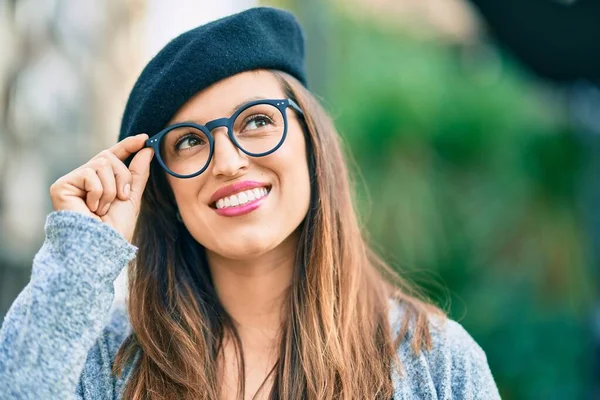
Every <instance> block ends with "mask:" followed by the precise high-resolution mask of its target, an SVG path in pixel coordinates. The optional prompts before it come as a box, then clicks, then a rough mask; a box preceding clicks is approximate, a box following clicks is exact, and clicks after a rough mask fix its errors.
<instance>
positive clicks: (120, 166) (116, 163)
mask: <svg viewBox="0 0 600 400" xmlns="http://www.w3.org/2000/svg"><path fill="white" fill-rule="evenodd" d="M96 157H97V158H105V159H107V160H108V161H109V162H110V165H111V166H112V170H113V174H114V177H115V181H116V187H117V195H118V196H119V198H120V199H121V200H127V199H128V198H129V193H130V192H131V180H132V176H131V172H129V169H128V168H127V167H126V166H125V164H124V163H123V161H121V160H119V158H118V157H117V156H116V155H115V154H114V153H112V152H110V151H108V150H104V151H102V152H100V154H98V155H97V156H96Z"/></svg>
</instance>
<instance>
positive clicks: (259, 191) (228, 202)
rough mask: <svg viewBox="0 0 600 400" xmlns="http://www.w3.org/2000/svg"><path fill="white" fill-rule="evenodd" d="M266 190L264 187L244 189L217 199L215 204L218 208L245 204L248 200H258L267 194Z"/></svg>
mask: <svg viewBox="0 0 600 400" xmlns="http://www.w3.org/2000/svg"><path fill="white" fill-rule="evenodd" d="M268 193H269V192H268V190H267V189H266V188H264V187H262V188H254V189H252V190H246V191H243V192H240V193H237V194H234V195H232V196H228V197H224V198H222V199H219V200H217V203H216V206H217V208H218V209H221V208H227V207H235V206H238V205H242V204H246V203H247V202H249V201H253V200H258V199H260V198H261V197H265V196H266V195H267V194H268Z"/></svg>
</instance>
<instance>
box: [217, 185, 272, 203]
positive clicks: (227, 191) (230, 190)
mask: <svg viewBox="0 0 600 400" xmlns="http://www.w3.org/2000/svg"><path fill="white" fill-rule="evenodd" d="M267 186H269V185H268V184H267V183H264V182H256V181H243V182H236V183H233V184H231V185H227V186H223V187H222V188H220V189H218V190H217V191H216V192H214V193H213V195H212V196H210V200H209V204H214V203H216V202H217V200H219V199H222V198H223V197H227V196H230V195H232V194H235V193H239V192H243V191H244V190H249V189H254V188H259V187H267Z"/></svg>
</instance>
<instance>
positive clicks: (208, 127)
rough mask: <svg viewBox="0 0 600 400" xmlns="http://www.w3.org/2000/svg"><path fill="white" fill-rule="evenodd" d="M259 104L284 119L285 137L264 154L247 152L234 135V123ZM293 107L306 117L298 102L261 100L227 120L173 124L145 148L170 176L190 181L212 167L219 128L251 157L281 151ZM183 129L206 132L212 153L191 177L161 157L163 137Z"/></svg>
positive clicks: (147, 141) (153, 137)
mask: <svg viewBox="0 0 600 400" xmlns="http://www.w3.org/2000/svg"><path fill="white" fill-rule="evenodd" d="M258 104H268V105H272V106H274V107H275V108H277V109H278V110H279V112H280V113H281V115H282V117H283V135H281V140H280V141H279V143H277V145H276V146H275V147H274V148H273V149H271V150H269V151H267V152H264V153H251V152H249V151H246V150H244V149H243V148H242V146H241V145H240V144H239V143H238V141H237V139H236V138H235V135H234V134H233V123H234V121H235V119H236V118H237V117H238V116H239V115H240V114H241V113H242V112H244V111H245V110H246V109H248V108H250V107H253V106H256V105H258ZM288 107H291V108H292V109H294V110H295V111H296V112H297V113H299V114H300V115H302V116H303V115H304V112H303V111H302V109H301V108H300V107H299V106H298V104H296V102H294V101H293V100H292V99H275V100H272V99H260V100H254V101H251V102H248V103H246V104H244V105H243V106H241V107H240V108H238V109H237V110H236V111H235V112H234V113H233V114H232V115H231V116H230V117H229V118H227V117H225V118H217V119H214V120H212V121H209V122H207V123H206V124H204V125H201V124H196V123H194V122H180V123H177V124H173V125H170V126H167V127H166V128H164V129H163V130H161V131H160V132H158V133H157V134H156V135H154V136H152V137H151V138H149V139H148V140H146V144H145V146H144V147H152V148H153V149H154V154H155V156H156V158H157V160H158V163H159V164H160V166H161V167H162V168H163V169H164V170H165V171H166V172H167V173H169V174H170V175H172V176H174V177H176V178H181V179H188V178H193V177H195V176H198V175H200V174H201V173H203V172H204V171H205V170H206V168H208V166H209V165H210V163H211V161H212V157H213V154H214V148H215V139H214V137H213V135H212V131H213V130H214V129H215V128H219V127H222V126H224V127H227V136H229V140H231V142H232V143H233V144H234V145H235V147H237V148H238V149H240V150H241V151H242V152H243V153H245V154H247V155H249V156H250V157H264V156H267V155H269V154H272V153H273V152H275V151H277V149H279V147H281V145H282V144H283V142H284V141H285V138H286V136H287V130H288V120H287V112H286V110H287V108H288ZM181 127H190V128H195V129H199V130H201V131H202V132H204V134H206V137H207V138H208V142H209V146H210V153H209V155H208V160H207V161H206V165H205V166H204V167H203V168H202V169H201V170H199V171H198V172H195V173H193V174H190V175H181V174H178V173H176V172H174V171H171V170H170V169H169V168H168V167H167V165H166V164H165V162H164V161H163V159H162V156H161V155H160V142H161V140H162V139H163V137H164V136H165V135H166V134H167V133H169V132H170V131H171V130H173V129H176V128H181Z"/></svg>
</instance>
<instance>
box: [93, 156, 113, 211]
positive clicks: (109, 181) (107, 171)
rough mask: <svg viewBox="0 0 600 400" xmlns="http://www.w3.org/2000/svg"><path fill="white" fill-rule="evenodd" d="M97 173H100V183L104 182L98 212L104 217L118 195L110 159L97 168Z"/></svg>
mask: <svg viewBox="0 0 600 400" xmlns="http://www.w3.org/2000/svg"><path fill="white" fill-rule="evenodd" d="M103 160H106V159H103ZM96 175H98V178H99V179H100V183H101V184H102V196H101V197H100V202H99V203H98V210H97V211H96V214H98V216H100V217H102V216H104V215H105V214H106V213H107V212H108V209H109V208H110V205H111V203H112V202H113V201H114V200H115V197H117V184H116V181H115V174H114V172H113V169H112V165H110V162H109V161H108V160H106V161H105V164H104V165H102V166H101V167H100V168H98V169H97V170H96Z"/></svg>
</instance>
